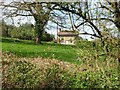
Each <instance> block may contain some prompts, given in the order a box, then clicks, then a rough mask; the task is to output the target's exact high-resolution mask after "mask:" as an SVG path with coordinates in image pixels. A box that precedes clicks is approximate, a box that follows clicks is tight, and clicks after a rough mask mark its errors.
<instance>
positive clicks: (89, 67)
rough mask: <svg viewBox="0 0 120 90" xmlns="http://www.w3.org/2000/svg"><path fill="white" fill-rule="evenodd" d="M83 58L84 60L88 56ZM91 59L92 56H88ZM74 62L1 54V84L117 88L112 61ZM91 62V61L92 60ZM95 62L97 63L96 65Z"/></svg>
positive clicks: (41, 86) (11, 85)
mask: <svg viewBox="0 0 120 90" xmlns="http://www.w3.org/2000/svg"><path fill="white" fill-rule="evenodd" d="M87 59H88V58H85V59H84V60H87ZM89 59H91V60H89ZM89 59H88V61H87V62H88V63H89V64H87V62H85V61H84V62H85V64H84V65H83V64H81V65H76V64H70V63H68V62H63V61H59V60H55V59H43V58H40V57H38V58H21V57H17V56H15V55H13V54H8V53H5V52H4V53H3V55H2V64H3V67H2V71H3V77H2V87H3V88H119V78H118V76H119V75H118V71H117V70H118V69H117V65H115V62H111V61H110V62H111V63H109V68H107V66H106V64H105V62H103V63H101V66H100V64H98V63H96V64H95V63H94V61H93V62H92V59H93V58H92V56H91V57H90V56H89ZM93 63H94V64H93ZM97 64H98V66H97Z"/></svg>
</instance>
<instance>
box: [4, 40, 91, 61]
mask: <svg viewBox="0 0 120 90" xmlns="http://www.w3.org/2000/svg"><path fill="white" fill-rule="evenodd" d="M87 43H89V42H87ZM84 44H85V42H83V44H82V45H80V47H79V48H81V49H84V51H85V49H88V48H87V46H85V45H84ZM89 44H90V43H89ZM89 44H87V45H89ZM88 47H90V46H88ZM77 49H78V47H77V46H72V45H71V46H68V45H60V44H54V43H49V42H48V43H45V42H43V44H42V45H36V44H34V42H33V41H27V40H17V39H9V38H4V39H2V51H3V52H8V53H14V54H16V55H18V56H22V57H43V58H51V59H54V58H55V59H58V60H63V61H67V62H72V63H79V61H78V60H77V59H78V54H77Z"/></svg>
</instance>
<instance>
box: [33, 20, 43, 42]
mask: <svg viewBox="0 0 120 90" xmlns="http://www.w3.org/2000/svg"><path fill="white" fill-rule="evenodd" d="M35 30H36V34H37V35H36V44H41V43H42V42H41V38H42V35H43V31H44V25H43V24H41V22H36V25H35Z"/></svg>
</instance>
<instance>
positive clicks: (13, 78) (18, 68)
mask: <svg viewBox="0 0 120 90" xmlns="http://www.w3.org/2000/svg"><path fill="white" fill-rule="evenodd" d="M39 73H40V71H39V70H37V69H36V66H35V65H33V64H30V63H28V62H26V61H15V62H13V64H12V65H11V66H10V68H9V70H8V75H7V83H8V85H9V87H11V88H32V87H36V86H38V85H39V83H40V81H39V78H40V76H39V75H40V74H39ZM7 87H8V86H7Z"/></svg>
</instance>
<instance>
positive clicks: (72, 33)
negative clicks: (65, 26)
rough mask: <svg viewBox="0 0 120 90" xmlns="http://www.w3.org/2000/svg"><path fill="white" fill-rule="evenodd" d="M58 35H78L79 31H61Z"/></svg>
mask: <svg viewBox="0 0 120 90" xmlns="http://www.w3.org/2000/svg"><path fill="white" fill-rule="evenodd" d="M57 35H58V36H77V35H78V32H73V31H60V32H58V33H57Z"/></svg>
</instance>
